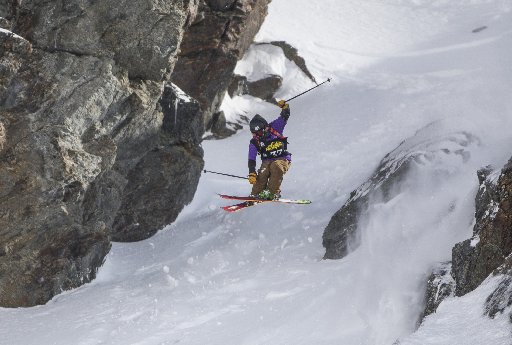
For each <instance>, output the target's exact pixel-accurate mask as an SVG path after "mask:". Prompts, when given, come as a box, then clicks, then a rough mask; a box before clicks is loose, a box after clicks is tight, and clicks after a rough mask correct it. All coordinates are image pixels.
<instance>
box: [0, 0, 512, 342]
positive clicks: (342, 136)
mask: <svg viewBox="0 0 512 345" xmlns="http://www.w3.org/2000/svg"><path fill="white" fill-rule="evenodd" d="M511 22H512V1H510V0H507V1H505V0H501V1H500V0H451V1H449V0H436V1H431V0H430V1H426V0H409V1H405V0H380V1H370V0H368V1H355V0H344V1H335V0H323V1H308V0H293V1H292V0H273V1H272V3H271V6H270V12H269V16H268V18H267V20H266V22H265V24H264V26H263V28H262V29H261V31H260V33H259V34H258V36H257V40H258V41H260V42H268V41H272V40H285V41H287V42H289V43H291V44H292V45H294V46H295V47H297V48H298V49H299V53H300V54H301V55H302V56H303V57H304V58H305V59H306V61H307V63H308V67H309V68H310V70H311V72H312V73H313V74H314V75H315V77H316V79H317V80H318V81H323V80H325V79H326V78H327V77H332V78H333V79H334V81H333V82H332V83H330V84H326V85H324V86H322V87H320V88H318V89H316V90H314V91H312V92H311V93H309V94H307V95H305V96H303V97H300V98H297V99H296V100H294V101H292V102H291V110H292V117H291V118H290V122H289V125H288V126H287V128H286V131H285V134H286V135H288V136H289V137H290V140H289V141H290V151H291V152H292V153H293V163H292V167H291V170H290V172H289V173H288V174H287V176H286V178H285V181H284V183H283V186H282V189H283V193H284V195H285V196H286V197H290V198H308V199H311V200H313V204H311V205H307V206H304V205H293V206H292V205H275V204H264V205H258V206H255V207H253V208H251V209H248V210H245V211H244V212H240V213H236V214H227V213H225V212H224V211H222V210H220V209H219V207H220V206H223V205H226V204H229V203H228V202H227V201H225V200H221V199H219V198H218V197H216V195H215V193H232V194H247V193H248V192H249V189H250V186H249V185H248V183H247V182H246V181H243V180H238V179H230V178H227V177H223V176H218V175H204V176H203V177H202V179H201V181H200V183H199V187H198V190H197V193H196V196H195V198H194V201H193V202H192V203H191V204H190V205H189V206H187V207H186V209H185V210H184V211H183V212H182V214H181V215H180V217H179V218H178V220H177V221H176V222H175V223H174V224H172V225H170V226H168V227H167V228H165V229H164V230H162V231H160V232H159V233H158V234H157V235H155V236H154V237H153V238H151V239H149V240H146V241H142V242H139V243H132V244H115V245H114V246H113V249H112V251H111V253H110V254H109V256H108V258H107V261H106V263H105V265H104V267H102V268H101V270H100V272H99V275H98V279H97V280H96V281H94V282H93V283H91V284H87V285H85V286H83V287H81V288H79V289H76V290H73V291H68V292H64V293H63V294H61V295H59V296H57V297H55V298H54V299H53V300H52V301H51V302H49V303H48V304H47V305H45V306H40V307H34V308H28V309H0V318H1V320H2V322H1V323H0V344H9V345H11V344H38V345H41V344H59V345H60V344H63V345H64V344H79V345H89V344H91V345H92V344H139V345H149V344H161V345H163V344H186V345H204V344H219V345H220V344H235V345H242V344H243V345H256V344H258V345H263V344H273V345H277V344H282V345H285V344H294V345H298V344H308V345H309V344H318V345H335V344H344V345H352V344H354V345H355V344H368V345H380V344H393V343H394V342H395V341H396V340H397V339H400V344H411V345H412V344H415V345H416V344H422V345H423V344H446V345H453V344H457V345H458V344H472V345H487V344H497V345H505V344H507V345H510V344H512V341H511V339H512V337H511V328H512V325H511V324H510V323H509V322H508V320H507V317H508V316H507V314H503V315H499V316H497V317H496V318H495V319H494V320H489V319H487V318H485V317H483V316H482V314H483V310H482V308H483V307H482V305H483V302H484V301H485V298H486V297H487V296H488V295H489V293H490V292H491V291H492V288H493V286H494V285H493V284H495V281H494V280H492V279H490V280H489V281H486V283H485V284H483V285H482V286H481V287H480V288H479V289H477V290H476V291H474V292H472V293H470V294H468V295H467V296H464V297H461V298H452V299H449V300H447V301H445V302H444V303H443V304H442V305H441V307H440V309H439V311H438V313H436V314H435V315H432V316H430V317H428V318H427V319H426V321H425V322H424V324H423V325H422V327H420V328H419V330H417V331H415V330H416V322H417V317H418V315H419V313H420V310H421V302H422V299H423V293H424V290H423V289H424V286H423V284H424V282H425V280H426V276H427V274H428V273H429V269H430V267H432V266H433V265H435V263H437V262H439V261H446V260H449V259H450V255H451V247H452V246H453V244H454V243H456V242H457V241H460V240H462V239H464V238H467V237H469V236H470V234H471V225H472V221H473V212H474V208H473V207H474V205H473V198H474V195H475V192H476V188H477V178H476V169H478V168H480V167H482V166H484V165H487V164H495V165H496V166H497V167H499V166H501V165H502V164H503V163H504V162H505V161H506V160H507V159H508V158H509V157H510V155H511V154H512V152H511V150H510V147H512V145H511V144H512V136H510V135H509V128H511V124H512V123H511V122H512V116H511V114H512V102H511V101H510V99H511V97H510V95H511V94H512V67H511V64H510V60H511V57H512V27H511V26H510V23H511ZM483 26H486V27H487V28H486V29H483V30H481V31H479V32H476V33H473V32H472V31H473V30H474V29H477V28H482V27H483ZM237 72H239V73H242V74H245V75H247V76H248V77H249V78H250V79H257V78H259V77H261V76H262V75H263V74H264V73H277V74H280V75H282V76H284V77H285V82H284V85H283V87H282V89H281V90H280V91H279V96H280V97H283V98H288V97H290V96H293V95H295V94H297V93H299V92H301V91H303V90H305V89H308V88H310V87H312V86H313V84H312V83H311V82H310V81H309V80H308V79H307V78H306V77H305V76H303V75H302V74H301V73H300V71H298V69H297V68H296V67H295V66H294V65H293V64H292V63H290V62H287V61H286V60H285V59H284V57H283V55H282V53H281V52H280V51H279V49H278V48H276V47H272V46H268V45H261V46H255V47H253V48H252V49H251V50H250V51H249V52H248V54H247V56H246V58H245V59H244V61H242V62H241V63H240V64H239V65H238V67H237ZM223 109H224V110H225V111H226V113H227V116H228V118H231V119H235V118H236V116H237V114H240V113H241V112H245V114H246V116H248V117H251V116H252V115H253V114H255V113H260V114H262V115H264V116H265V117H266V118H267V119H268V120H272V119H273V117H274V116H277V115H278V113H279V109H278V108H276V107H275V106H272V105H270V104H268V103H264V102H262V101H260V100H257V99H254V98H251V97H248V96H244V97H235V98H234V99H229V98H227V99H226V101H225V102H224V104H223ZM434 121H437V124H436V126H434V128H436V130H435V131H434V132H432V137H436V136H438V135H441V136H442V135H444V134H446V133H451V132H453V131H466V132H468V133H471V135H473V136H475V137H476V138H477V140H476V143H477V144H475V145H471V146H469V147H468V148H466V149H467V150H469V151H470V157H469V158H468V159H467V160H460V159H437V160H433V161H429V162H425V164H424V166H423V169H417V171H416V172H415V173H413V174H410V176H408V179H407V181H404V184H405V185H406V186H407V188H404V189H403V192H402V193H400V194H399V195H398V196H397V197H395V198H394V199H392V200H391V201H389V202H387V203H382V202H379V201H378V200H375V202H374V203H373V204H372V206H371V207H372V212H371V216H370V217H369V219H367V220H365V222H364V224H362V225H361V232H362V238H363V243H362V245H361V247H360V248H358V249H357V250H355V251H354V252H353V253H351V254H350V255H349V256H347V257H346V258H344V259H342V260H337V261H323V260H321V258H322V256H323V254H324V250H323V248H322V244H321V237H322V232H323V229H324V227H325V226H326V224H327V222H328V221H329V219H330V217H331V216H332V214H333V213H334V212H335V211H336V210H337V209H338V208H339V207H341V205H342V204H343V203H344V201H345V200H346V199H347V197H348V195H349V193H350V192H351V191H352V190H354V189H355V188H357V187H358V186H359V185H360V184H361V183H363V182H364V181H365V180H366V179H367V178H368V177H369V176H370V175H371V174H372V172H373V169H375V167H376V166H377V164H378V163H379V161H380V160H381V159H382V158H383V156H384V155H385V154H387V153H388V152H390V151H392V150H393V149H394V148H396V147H397V146H398V145H399V143H400V142H401V141H402V140H404V139H406V138H408V137H411V136H413V135H414V134H415V133H416V132H417V131H418V130H420V129H422V128H424V127H425V126H427V125H428V124H430V123H432V122H434ZM423 133H424V132H423ZM249 138H250V135H249V133H248V130H247V129H245V130H243V131H241V132H240V133H238V134H237V135H235V136H233V137H230V138H228V139H225V140H219V141H208V142H204V143H203V147H204V149H205V161H206V168H207V169H209V170H214V171H222V172H226V173H231V174H237V175H246V173H247V167H246V166H247V163H246V162H247V145H248V141H249ZM442 144H443V142H442V141H441V142H440V143H439V145H442ZM439 172H441V174H439ZM439 176H441V177H442V178H439Z"/></svg>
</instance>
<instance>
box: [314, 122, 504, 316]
mask: <svg viewBox="0 0 512 345" xmlns="http://www.w3.org/2000/svg"><path fill="white" fill-rule="evenodd" d="M436 127H438V124H436V123H433V124H431V125H429V126H427V127H425V128H423V129H421V130H420V131H418V132H417V133H416V134H415V135H414V136H413V137H411V138H409V139H407V140H405V141H404V142H402V143H401V144H400V145H399V146H398V147H397V148H396V149H395V150H393V151H392V152H390V153H389V154H388V155H386V157H385V158H384V159H383V160H382V161H381V162H380V164H379V166H378V167H377V169H376V170H375V172H374V174H373V175H372V176H371V177H370V178H369V179H368V180H367V181H366V182H365V183H364V184H362V185H361V186H360V187H359V188H357V189H356V190H355V191H353V192H352V193H351V195H350V197H349V199H348V200H347V202H346V203H345V204H344V205H343V207H342V208H341V209H340V210H338V212H336V213H335V214H334V216H333V217H332V218H331V220H330V222H329V224H328V226H327V227H326V229H325V231H324V235H323V244H324V247H325V248H326V253H325V256H324V258H325V259H340V258H342V257H344V256H345V255H347V254H348V253H349V252H350V250H353V249H355V248H357V246H359V245H360V241H361V237H360V227H361V225H364V222H365V219H366V218H368V217H369V216H370V211H371V209H370V208H371V205H372V203H373V202H375V201H376V202H377V203H387V202H389V201H390V200H391V199H393V198H394V197H396V196H398V195H399V194H400V193H403V192H405V191H407V190H408V189H410V188H411V185H410V180H409V178H408V176H409V174H410V173H411V171H413V169H423V170H424V169H427V168H428V165H429V164H430V163H429V162H435V161H436V160H438V159H439V158H440V157H446V158H447V160H446V162H455V161H457V159H459V160H461V161H462V162H464V161H465V160H466V159H468V158H469V157H470V152H471V146H472V145H479V141H478V138H476V137H475V136H473V135H471V134H470V133H467V132H464V131H460V132H449V133H445V134H437V135H433V133H440V132H439V128H436ZM432 130H433V131H432ZM434 167H435V165H434ZM443 169H445V170H446V171H443ZM450 169H451V168H450V167H449V166H448V165H447V167H444V165H439V166H437V167H435V169H434V170H433V171H434V172H435V173H436V174H441V175H440V176H448V175H449V170H450ZM452 169H453V167H452ZM476 175H477V177H478V181H479V183H480V185H479V189H478V192H477V194H476V197H475V224H474V227H473V236H472V237H471V238H469V239H466V240H464V241H462V242H460V243H457V244H456V245H455V246H454V247H453V250H452V260H451V261H450V262H443V263H439V265H437V266H436V267H435V268H434V269H433V270H432V272H425V274H426V275H428V279H427V281H426V284H425V286H426V291H425V306H424V311H423V314H422V317H421V319H423V318H424V317H425V316H427V315H429V314H432V313H435V311H436V309H437V307H438V306H439V305H440V304H441V303H442V301H443V300H444V299H446V298H448V297H452V296H462V295H464V294H466V293H468V292H471V291H473V290H474V289H476V288H478V287H479V286H480V284H481V283H482V282H483V281H484V280H485V279H487V278H488V277H489V276H496V277H498V280H499V283H498V284H497V287H496V288H495V290H494V291H493V293H491V294H490V295H489V296H488V298H487V300H486V302H485V305H484V306H482V311H483V313H485V314H486V315H488V316H489V317H491V318H492V317H494V316H495V315H496V314H498V313H501V312H503V311H504V310H505V309H506V308H507V307H509V306H510V305H512V158H511V159H510V161H509V162H508V163H507V164H506V165H505V166H504V167H503V168H502V169H498V170H494V169H493V168H491V167H486V168H483V169H480V170H479V171H478V172H477V173H476ZM476 181H477V179H476V177H475V182H476ZM446 211H447V212H451V210H446ZM469 220H470V219H468V221H469ZM510 319H511V322H512V314H511V315H510Z"/></svg>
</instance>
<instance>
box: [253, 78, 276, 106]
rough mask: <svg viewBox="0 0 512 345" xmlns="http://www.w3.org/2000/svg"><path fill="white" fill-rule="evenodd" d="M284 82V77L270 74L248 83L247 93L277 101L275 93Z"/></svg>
mask: <svg viewBox="0 0 512 345" xmlns="http://www.w3.org/2000/svg"><path fill="white" fill-rule="evenodd" d="M282 84H283V78H281V77H280V76H278V75H269V76H268V77H265V78H263V79H260V80H256V81H253V82H248V83H247V93H248V94H249V95H251V96H254V97H258V98H261V99H262V100H265V101H267V102H270V103H276V101H275V99H274V94H275V93H276V91H277V90H279V88H280V87H281V85H282Z"/></svg>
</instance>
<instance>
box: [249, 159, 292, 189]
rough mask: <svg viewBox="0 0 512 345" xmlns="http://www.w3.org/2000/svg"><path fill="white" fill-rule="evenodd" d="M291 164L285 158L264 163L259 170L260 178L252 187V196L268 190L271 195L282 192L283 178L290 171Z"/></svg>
mask: <svg viewBox="0 0 512 345" xmlns="http://www.w3.org/2000/svg"><path fill="white" fill-rule="evenodd" d="M290 165H291V162H290V161H289V160H287V159H285V158H283V159H276V160H273V161H264V162H263V163H261V166H260V169H259V170H258V178H257V179H256V183H255V184H254V185H253V187H252V192H251V194H252V195H257V194H259V193H261V192H262V191H264V190H265V189H268V190H269V191H270V192H271V193H273V194H277V193H280V192H281V189H280V187H281V182H283V176H284V174H286V172H287V171H288V169H290Z"/></svg>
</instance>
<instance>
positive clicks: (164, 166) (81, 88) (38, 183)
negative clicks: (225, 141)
mask: <svg viewBox="0 0 512 345" xmlns="http://www.w3.org/2000/svg"><path fill="white" fill-rule="evenodd" d="M228 3H230V4H228ZM267 3H268V1H237V2H236V4H235V2H234V1H231V2H229V1H228V2H226V1H224V2H222V1H197V0H180V1H159V0H143V1H136V2H133V1H123V0H121V1H111V0H107V1H100V2H96V1H81V0H72V1H66V2H55V1H47V2H41V1H37V0H29V1H23V2H17V1H11V2H2V3H1V4H0V17H1V18H0V28H1V29H0V244H1V246H0V306H8V307H14V306H31V305H35V304H41V303H45V302H46V301H48V300H49V299H50V298H52V296H54V295H55V294H57V293H60V292H61V291H63V290H66V289H70V288H73V287H77V286H79V285H81V284H83V283H85V282H88V281H90V280H92V279H93V278H94V277H95V274H96V270H97V268H98V267H99V266H100V265H101V264H102V262H103V260H104V257H105V255H106V254H107V253H108V251H109V248H110V241H111V240H115V241H136V240H141V239H145V238H148V237H149V236H151V235H152V234H154V233H155V232H156V231H158V229H160V228H162V227H163V226H165V225H166V224H169V223H171V222H172V221H174V219H175V218H176V217H177V215H178V214H179V212H180V211H181V209H182V208H183V207H184V205H186V204H187V203H189V202H190V201H191V200H192V197H193V195H194V192H195V188H196V185H197V182H198V180H199V176H200V173H201V169H202V167H203V159H202V149H201V146H200V143H201V138H202V135H203V132H204V123H206V122H207V120H206V119H205V117H204V110H206V113H208V111H209V110H210V109H214V108H215V107H216V106H217V102H218V100H217V98H215V100H214V99H213V98H208V99H206V100H205V99H201V100H200V102H201V103H199V102H197V101H196V100H195V99H194V98H191V97H189V96H188V95H187V94H185V93H184V92H183V91H181V90H180V88H179V87H177V86H176V85H174V84H172V83H171V82H170V80H171V75H173V76H177V75H180V76H181V77H182V78H183V79H185V80H189V79H190V80H192V79H193V78H195V76H196V75H195V74H193V73H192V70H193V71H194V72H195V71H196V68H198V67H197V66H198V65H197V64H199V63H202V62H204V63H207V62H208V61H210V59H212V56H218V55H222V54H224V53H225V46H219V45H216V46H212V47H210V48H209V49H208V50H207V51H202V50H201V48H200V49H199V50H197V51H196V52H195V53H194V54H193V55H194V58H191V57H190V56H188V57H187V58H186V57H185V55H184V53H185V52H187V51H189V48H188V47H189V46H190V45H193V43H194V37H195V36H194V35H193V34H192V33H193V32H194V30H195V29H197V28H198V27H199V26H202V30H204V31H208V30H211V31H212V32H213V31H215V32H217V31H218V27H217V26H216V24H214V23H211V22H208V21H206V22H204V23H203V24H198V23H201V22H203V21H204V20H205V19H204V18H207V16H206V15H205V13H208V14H210V15H213V16H217V14H218V15H220V16H226V11H228V12H229V11H231V12H230V13H232V14H233V13H235V12H236V14H237V16H238V14H239V13H240V11H243V14H244V15H243V16H238V17H237V20H238V21H237V23H238V24H237V25H234V24H230V25H229V28H232V29H230V30H228V27H225V30H224V31H223V35H224V36H222V35H221V36H222V37H228V38H229V39H228V41H229V42H238V43H236V44H235V43H233V44H234V46H236V54H234V55H233V59H234V57H238V56H240V55H241V54H243V50H244V49H246V47H247V46H248V43H245V42H249V43H250V41H252V38H253V36H254V34H255V33H256V31H257V29H259V24H261V21H262V20H263V18H264V16H265V14H266V4H267ZM224 5H229V6H228V7H225V6H224ZM240 7H241V8H240ZM256 12H257V13H256ZM255 17H256V18H259V19H258V20H256V23H253V22H254V21H255V19H254V18H255ZM228 22H231V21H229V20H228ZM226 39H227V38H226ZM180 49H181V51H182V53H180ZM180 54H181V56H180ZM230 57H231V55H230ZM194 59H195V60H194ZM180 60H181V61H180ZM184 60H186V63H185V61H184ZM233 61H235V62H236V60H233ZM233 61H231V62H230V64H229V65H227V66H222V65H216V66H215V72H216V73H217V72H218V73H221V74H222V75H224V74H225V75H226V77H225V78H230V77H231V75H232V69H231V65H233V64H234V63H235V62H233ZM185 65H187V66H194V67H193V68H192V70H190V71H188V70H186V68H185V67H184V66H185ZM187 73H190V74H187ZM214 78H216V75H215V74H214V75H211V76H210V77H209V78H206V80H205V81H204V83H205V84H202V85H203V86H201V87H205V88H206V87H207V86H205V85H206V84H208V88H209V90H208V91H205V94H210V93H215V92H218V94H219V95H220V94H223V92H225V89H222V85H223V83H224V79H223V80H218V81H216V80H215V79H214ZM173 79H174V78H173ZM176 79H178V78H177V77H176ZM216 85H218V87H216ZM226 88H227V86H226Z"/></svg>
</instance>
